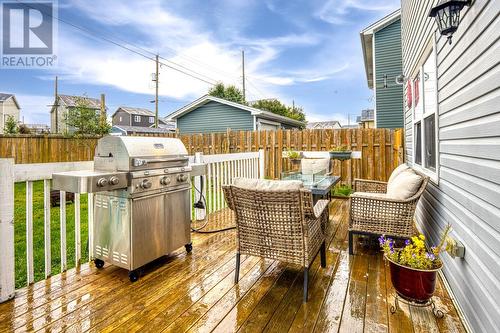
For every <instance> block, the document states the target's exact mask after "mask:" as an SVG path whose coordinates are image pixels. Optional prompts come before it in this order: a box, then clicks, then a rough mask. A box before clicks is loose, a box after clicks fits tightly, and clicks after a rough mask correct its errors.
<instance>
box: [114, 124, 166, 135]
mask: <svg viewBox="0 0 500 333" xmlns="http://www.w3.org/2000/svg"><path fill="white" fill-rule="evenodd" d="M165 133H175V127H174V126H166V125H164V126H161V127H158V128H155V127H144V126H126V125H113V127H112V128H111V135H153V134H165Z"/></svg>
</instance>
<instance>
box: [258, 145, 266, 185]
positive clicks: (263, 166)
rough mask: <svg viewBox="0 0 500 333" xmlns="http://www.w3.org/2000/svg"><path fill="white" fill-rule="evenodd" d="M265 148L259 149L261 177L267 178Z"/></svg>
mask: <svg viewBox="0 0 500 333" xmlns="http://www.w3.org/2000/svg"><path fill="white" fill-rule="evenodd" d="M264 158H265V157H264V149H259V178H260V179H264V178H266V164H265V162H264Z"/></svg>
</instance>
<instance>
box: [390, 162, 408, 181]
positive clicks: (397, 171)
mask: <svg viewBox="0 0 500 333" xmlns="http://www.w3.org/2000/svg"><path fill="white" fill-rule="evenodd" d="M408 169H410V168H409V167H408V165H406V163H403V164H400V165H399V166H398V167H397V168H396V169H394V170H393V171H392V173H391V176H390V177H389V180H388V181H387V185H389V184H390V183H392V181H393V180H394V179H395V178H396V177H397V176H398V175H399V174H400V173H401V172H403V171H405V170H408Z"/></svg>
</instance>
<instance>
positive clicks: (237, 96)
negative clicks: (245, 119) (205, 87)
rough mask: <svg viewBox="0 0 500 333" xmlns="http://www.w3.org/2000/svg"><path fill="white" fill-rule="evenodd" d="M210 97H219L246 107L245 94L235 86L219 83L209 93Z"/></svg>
mask: <svg viewBox="0 0 500 333" xmlns="http://www.w3.org/2000/svg"><path fill="white" fill-rule="evenodd" d="M208 94H209V95H210V96H214V97H219V98H222V99H225V100H228V101H230V102H235V103H240V104H244V105H246V104H247V103H246V101H245V97H244V96H243V92H242V91H241V90H240V89H238V88H237V87H235V86H233V85H229V86H225V85H224V83H222V82H219V83H217V84H216V85H215V86H213V87H212V88H210V90H209V91H208Z"/></svg>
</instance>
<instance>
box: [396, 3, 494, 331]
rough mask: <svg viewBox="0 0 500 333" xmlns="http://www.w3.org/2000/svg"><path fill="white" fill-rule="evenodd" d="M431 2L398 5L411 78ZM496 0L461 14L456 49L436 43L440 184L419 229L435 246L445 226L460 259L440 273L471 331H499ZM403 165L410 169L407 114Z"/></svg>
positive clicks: (427, 34)
mask: <svg viewBox="0 0 500 333" xmlns="http://www.w3.org/2000/svg"><path fill="white" fill-rule="evenodd" d="M436 3H437V1H436V0H433V1H421V0H403V1H402V27H403V30H402V31H403V66H404V72H405V75H407V76H408V75H410V74H411V73H412V72H413V70H414V69H415V67H416V65H417V62H418V60H419V59H420V58H421V57H422V54H423V53H424V48H425V47H426V45H427V44H428V42H429V40H432V39H433V38H434V31H435V30H436V29H437V28H436V24H435V22H434V21H433V20H432V19H430V18H427V14H428V12H429V9H430V8H431V7H432V6H435V5H436ZM499 12H500V1H494V0H490V1H488V0H476V1H474V2H473V5H472V7H470V8H467V7H466V8H464V10H463V11H462V13H461V22H460V26H459V29H458V31H457V32H456V33H455V35H454V36H453V44H452V45H448V44H447V43H446V38H443V37H440V36H438V39H437V48H436V49H437V67H438V105H439V107H438V114H439V117H438V126H439V164H440V167H439V185H437V184H430V185H429V187H428V190H427V191H426V192H425V194H424V196H423V198H422V199H421V201H420V203H419V205H418V209H417V214H416V218H417V223H418V226H419V228H420V229H421V230H422V231H423V232H424V233H425V234H426V235H427V237H428V239H429V240H430V242H432V243H436V242H437V239H438V237H439V234H440V232H441V230H442V229H443V227H444V226H445V224H446V223H451V224H452V227H453V232H452V236H453V237H454V238H456V239H458V240H460V241H461V242H463V243H464V245H465V247H466V252H465V258H463V259H452V258H451V257H449V256H448V255H443V256H442V259H443V261H444V264H445V265H444V269H443V273H444V275H445V277H446V279H447V281H448V283H449V284H450V287H451V289H452V291H453V294H454V295H455V297H456V299H457V301H458V303H459V305H460V307H461V309H462V310H463V312H464V315H465V317H466V320H467V321H468V323H469V324H470V326H471V328H472V330H473V331H475V332H500V321H499V320H498V318H499V317H500V302H499V299H500V89H499V82H500V64H499V63H500V62H499V58H498V54H499V52H500V42H499V37H500V18H499V16H498V13H499ZM405 122H406V125H405V127H406V147H407V150H406V153H407V155H406V159H407V162H408V163H410V164H411V163H412V153H413V151H412V135H413V132H412V114H411V110H409V109H407V110H406V114H405Z"/></svg>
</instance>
